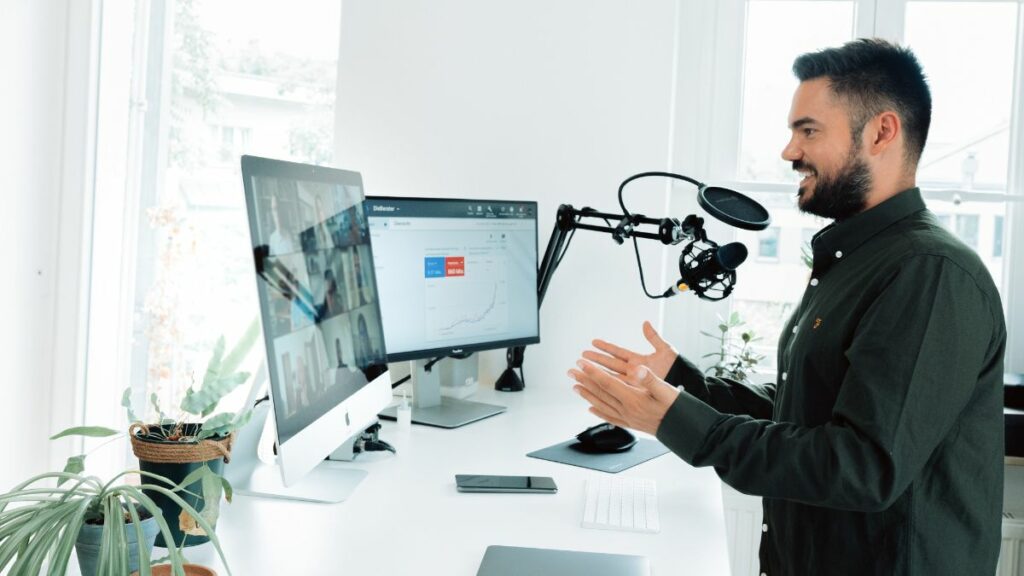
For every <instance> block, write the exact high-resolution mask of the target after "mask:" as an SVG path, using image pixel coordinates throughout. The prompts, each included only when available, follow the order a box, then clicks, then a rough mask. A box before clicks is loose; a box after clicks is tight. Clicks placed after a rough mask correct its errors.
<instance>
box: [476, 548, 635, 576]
mask: <svg viewBox="0 0 1024 576" xmlns="http://www.w3.org/2000/svg"><path fill="white" fill-rule="evenodd" d="M650 574H651V563H650V561H649V560H648V559H647V558H645V557H643V556H630V555H626V554H602V553H598V552H574V551H571V550H548V549H544V548H517V547H514V546H488V547H487V552H486V553H485V554H484V559H483V561H482V562H480V569H479V570H477V573H476V575H477V576H650Z"/></svg>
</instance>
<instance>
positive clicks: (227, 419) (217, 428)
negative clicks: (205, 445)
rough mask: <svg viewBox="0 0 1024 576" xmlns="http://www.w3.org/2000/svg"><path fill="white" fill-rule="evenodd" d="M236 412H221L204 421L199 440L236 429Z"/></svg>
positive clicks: (197, 437) (198, 436)
mask: <svg viewBox="0 0 1024 576" xmlns="http://www.w3.org/2000/svg"><path fill="white" fill-rule="evenodd" d="M234 420H235V413H234V412H221V413H220V414H217V415H216V416H214V417H213V418H210V419H209V420H207V421H206V422H203V429H202V430H201V431H200V432H199V434H198V435H197V436H196V439H197V440H205V439H206V438H210V437H211V436H219V435H222V434H225V433H227V432H230V431H231V430H233V429H234Z"/></svg>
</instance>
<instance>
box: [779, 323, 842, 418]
mask: <svg viewBox="0 0 1024 576" xmlns="http://www.w3.org/2000/svg"><path fill="white" fill-rule="evenodd" d="M848 326H849V324H848V321H846V319H845V318H842V317H841V315H840V314H839V313H837V312H836V311H835V310H831V309H828V308H826V307H812V308H809V309H808V310H806V311H805V312H803V313H802V314H801V315H800V317H799V318H798V319H797V321H796V322H795V323H794V324H793V325H792V326H791V328H790V331H791V333H790V334H789V335H788V336H789V337H788V339H787V342H786V353H785V358H784V359H783V364H784V365H783V366H780V385H781V391H782V395H783V397H784V398H785V401H784V404H785V405H786V407H787V410H786V412H788V414H784V415H779V416H782V417H785V418H786V419H787V420H795V421H798V422H800V423H802V424H812V425H813V424H821V423H823V422H826V421H828V420H829V418H830V417H831V412H832V407H833V406H834V405H835V400H836V397H837V396H838V394H839V388H840V386H841V385H842V381H843V377H844V376H845V374H846V370H847V368H848V362H847V359H846V354H845V350H846V347H847V346H848V342H847V340H848V330H849V328H848Z"/></svg>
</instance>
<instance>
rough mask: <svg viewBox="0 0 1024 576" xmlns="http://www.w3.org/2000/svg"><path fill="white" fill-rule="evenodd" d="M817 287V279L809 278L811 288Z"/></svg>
mask: <svg viewBox="0 0 1024 576" xmlns="http://www.w3.org/2000/svg"><path fill="white" fill-rule="evenodd" d="M817 285H818V279H817V278H811V286H817Z"/></svg>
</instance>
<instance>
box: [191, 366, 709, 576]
mask: <svg viewBox="0 0 1024 576" xmlns="http://www.w3.org/2000/svg"><path fill="white" fill-rule="evenodd" d="M563 380H564V381H563ZM475 399H476V400H480V401H484V402H492V403H496V404H503V405H506V406H508V411H507V412H506V413H504V414H501V415H498V416H495V417H492V418H488V419H486V420H482V421H480V422H476V423H473V424H469V425H467V426H464V427H462V428H458V429H455V430H443V429H439V428H430V427H424V426H419V425H415V424H414V425H413V426H412V429H411V431H408V432H402V431H399V430H398V428H397V425H396V424H395V423H394V422H387V421H385V422H384V423H383V424H384V429H383V432H382V437H383V438H384V439H385V440H387V441H389V442H392V443H393V445H394V446H395V447H396V448H397V449H398V455H397V456H390V457H387V458H384V459H379V460H376V461H373V462H369V461H367V462H357V463H353V464H351V465H348V464H339V465H340V466H350V467H355V468H362V469H364V470H367V471H368V472H369V476H368V477H367V478H366V479H365V480H364V481H363V483H362V484H361V485H360V486H359V488H358V489H357V490H356V492H355V494H354V495H353V497H352V498H351V499H349V500H348V501H346V502H343V503H341V504H335V505H318V504H306V503H300V502H285V501H274V500H263V499H257V498H251V497H244V496H239V497H236V498H235V501H234V502H233V503H232V504H226V503H225V504H223V505H222V507H221V510H222V516H221V520H220V522H219V525H218V529H217V534H218V536H219V537H220V539H221V542H222V545H223V546H224V550H225V554H226V555H227V557H228V561H229V562H230V564H231V568H232V570H233V572H234V574H236V575H239V576H252V575H282V576H283V575H320V574H324V575H327V574H330V575H337V574H346V575H349V574H351V575H356V576H362V575H370V574H380V575H385V576H391V575H396V576H405V575H413V574H428V575H435V574H437V575H445V576H449V575H450V576H461V575H466V576H472V575H474V574H476V570H477V568H478V566H479V564H480V559H481V558H482V557H483V554H484V550H485V549H486V548H487V546H488V545H490V544H505V545H512V546H532V547H539V548H562V549H572V550H585V551H593V552H611V553H623V554H638V555H644V556H647V557H649V558H650V559H651V563H652V566H653V568H654V573H655V574H657V575H658V576H664V575H667V574H686V575H709V576H724V575H727V574H729V561H728V553H727V550H726V536H725V520H724V514H723V510H722V492H721V485H720V482H719V480H718V477H717V476H715V474H714V471H713V470H711V469H709V468H704V469H695V468H692V467H690V466H689V465H688V464H686V463H685V462H683V461H682V460H680V459H679V458H678V457H676V456H674V455H672V454H671V453H669V454H666V455H665V456H661V457H659V458H656V459H654V460H652V461H649V462H646V463H644V464H641V465H640V466H637V467H635V468H631V469H629V470H627V471H625V472H622V473H621V474H622V475H624V476H635V477H645V478H654V479H656V480H657V482H658V497H659V502H658V506H659V511H660V517H661V528H662V530H661V532H660V533H658V534H638V533H632V532H621V531H604V530H591V529H584V528H581V527H580V521H581V520H582V516H583V493H584V479H585V478H586V477H587V476H588V475H589V474H601V473H600V472H596V471H591V470H585V469H582V468H576V467H572V466H567V465H564V464H557V463H554V462H547V461H544V460H538V459H535V458H527V457H526V453H527V452H532V451H534V450H537V449H539V448H543V447H546V446H549V445H551V444H555V443H557V442H562V441H565V440H567V439H569V438H571V437H572V436H573V435H575V434H576V433H578V432H579V431H581V430H582V429H584V428H585V427H587V426H588V425H590V424H594V423H596V422H597V420H596V419H595V418H594V417H593V416H591V415H590V414H589V413H588V412H587V411H586V407H585V405H584V403H583V401H582V400H581V399H579V398H578V397H577V396H576V395H575V394H574V393H573V392H572V390H571V387H570V385H569V382H568V378H567V377H566V378H563V379H560V380H558V381H552V382H549V383H547V384H545V385H544V386H543V387H536V388H527V389H526V390H525V391H524V392H519V393H500V392H494V391H493V390H486V391H484V390H481V392H480V393H478V394H477V396H476V397H475ZM374 456H376V455H374ZM456 473H469V474H509V475H517V474H518V475H537V476H551V477H553V478H554V479H555V482H556V483H557V484H558V488H559V491H558V493H557V494H554V495H547V494H466V493H460V492H457V491H456V490H455V478H454V477H455V474H456ZM186 554H187V556H188V558H189V559H190V560H191V561H193V562H198V563H203V564H206V565H208V566H211V567H214V568H215V569H217V570H218V571H219V573H220V574H222V575H223V574H226V572H225V571H223V570H222V568H221V566H220V563H219V561H218V560H217V559H216V556H215V553H214V552H213V550H212V546H210V545H204V546H200V547H196V548H192V549H190V550H188V551H187V552H186Z"/></svg>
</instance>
